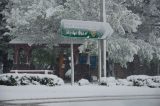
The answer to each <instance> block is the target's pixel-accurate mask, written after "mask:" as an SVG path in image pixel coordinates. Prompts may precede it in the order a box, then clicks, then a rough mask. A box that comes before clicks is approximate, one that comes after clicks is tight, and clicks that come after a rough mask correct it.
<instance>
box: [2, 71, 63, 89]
mask: <svg viewBox="0 0 160 106" xmlns="http://www.w3.org/2000/svg"><path fill="white" fill-rule="evenodd" d="M63 84H64V82H63V80H62V79H61V78H59V77H57V76H55V75H45V74H15V73H14V74H1V75H0V85H8V86H16V85H47V86H55V85H63Z"/></svg>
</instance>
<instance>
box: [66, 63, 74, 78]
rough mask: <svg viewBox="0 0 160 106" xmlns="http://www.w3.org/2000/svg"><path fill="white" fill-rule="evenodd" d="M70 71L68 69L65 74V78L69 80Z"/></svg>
mask: <svg viewBox="0 0 160 106" xmlns="http://www.w3.org/2000/svg"><path fill="white" fill-rule="evenodd" d="M70 64H71V63H70ZM71 72H72V71H71V69H69V70H68V71H67V72H66V73H65V77H68V78H71Z"/></svg>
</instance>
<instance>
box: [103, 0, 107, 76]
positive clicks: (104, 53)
mask: <svg viewBox="0 0 160 106" xmlns="http://www.w3.org/2000/svg"><path fill="white" fill-rule="evenodd" d="M105 5H106V1H105V0H103V22H104V23H106V6H105ZM103 75H104V77H106V39H103Z"/></svg>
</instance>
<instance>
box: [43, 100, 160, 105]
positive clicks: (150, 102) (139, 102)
mask: <svg viewBox="0 0 160 106" xmlns="http://www.w3.org/2000/svg"><path fill="white" fill-rule="evenodd" d="M106 104H107V105H106ZM135 104H136V105H135ZM159 104H160V101H159V100H117V101H115V100H114V101H92V102H88V101H87V102H79V103H77V102H71V103H70V102H67V103H48V104H46V103H45V104H42V105H40V106H159Z"/></svg>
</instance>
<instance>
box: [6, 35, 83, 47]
mask: <svg viewBox="0 0 160 106" xmlns="http://www.w3.org/2000/svg"><path fill="white" fill-rule="evenodd" d="M54 36H55V37H54V39H52V43H54V44H55V45H57V44H71V42H72V43H73V44H82V43H84V42H85V39H78V38H64V37H62V36H60V35H54ZM48 42H49V41H48V40H47V39H42V38H41V37H34V36H33V35H32V36H27V35H22V36H18V37H16V38H15V39H13V40H11V41H10V42H9V43H10V44H28V45H30V46H31V45H33V44H36V45H39V44H48Z"/></svg>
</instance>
